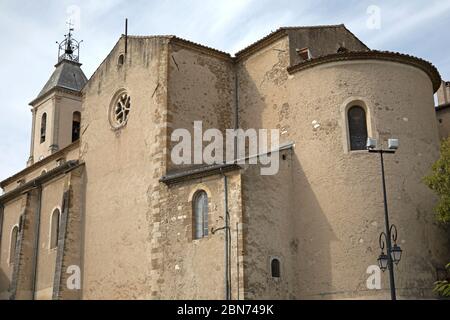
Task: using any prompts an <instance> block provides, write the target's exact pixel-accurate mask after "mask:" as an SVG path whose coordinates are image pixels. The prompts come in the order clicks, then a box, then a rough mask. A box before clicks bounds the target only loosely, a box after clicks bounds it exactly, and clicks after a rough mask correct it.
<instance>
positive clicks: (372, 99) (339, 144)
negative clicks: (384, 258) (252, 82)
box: [277, 58, 450, 298]
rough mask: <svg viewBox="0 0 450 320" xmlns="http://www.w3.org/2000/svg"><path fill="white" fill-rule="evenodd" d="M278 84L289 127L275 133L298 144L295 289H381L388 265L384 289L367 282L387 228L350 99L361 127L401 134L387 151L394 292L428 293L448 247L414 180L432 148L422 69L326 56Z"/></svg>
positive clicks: (371, 159) (377, 134)
mask: <svg viewBox="0 0 450 320" xmlns="http://www.w3.org/2000/svg"><path fill="white" fill-rule="evenodd" d="M438 77H439V76H438ZM286 91H287V92H288V93H289V95H286V96H288V97H289V98H288V99H289V102H286V103H284V104H283V108H284V110H283V112H284V116H283V117H280V118H279V119H281V121H280V122H279V127H280V128H282V129H283V130H284V131H286V132H287V133H286V134H285V135H284V136H282V140H292V141H294V142H295V144H296V146H295V154H296V156H295V157H294V160H293V161H294V162H295V163H294V171H293V174H294V177H295V178H294V190H295V191H294V192H295V195H296V196H295V197H293V198H294V199H295V200H294V201H296V202H297V204H296V205H294V206H293V208H298V209H293V210H294V211H295V212H293V217H295V220H296V221H295V223H296V229H295V230H296V231H295V232H294V237H296V238H297V239H298V241H299V245H298V247H299V248H302V250H303V252H301V253H299V255H298V257H299V258H298V267H297V268H298V270H297V272H298V275H299V276H298V282H299V286H298V288H299V289H298V290H299V292H298V296H299V297H304V298H352V297H359V298H364V297H367V298H373V297H377V298H383V297H386V298H388V297H389V282H388V274H387V273H385V274H383V275H382V279H383V282H382V288H383V289H382V290H378V291H371V290H368V289H367V287H366V280H367V279H368V277H369V274H366V271H367V268H368V267H369V266H371V265H376V264H377V258H378V255H379V254H380V250H379V246H378V237H379V234H380V233H381V232H382V231H385V229H384V225H385V224H384V209H383V197H382V188H381V171H380V170H381V168H380V159H379V155H377V154H369V153H368V152H367V151H365V150H359V151H351V150H350V142H349V126H348V120H347V112H348V110H349V108H350V107H352V106H360V107H361V108H363V109H364V110H365V112H366V115H367V131H368V136H371V137H374V138H377V139H378V141H382V142H383V144H384V146H386V140H387V139H388V138H397V139H399V141H400V148H399V150H398V151H397V153H396V154H395V155H386V156H385V166H386V179H387V192H388V204H389V210H390V219H391V223H393V224H395V225H396V226H397V227H398V233H399V241H398V242H399V245H401V247H402V248H403V250H404V257H403V259H402V261H401V263H400V264H399V266H398V267H396V270H395V273H396V280H397V287H398V288H399V290H398V295H399V296H400V297H429V296H432V295H433V293H432V287H433V283H434V281H435V280H436V278H435V274H436V269H437V268H441V267H442V266H443V265H444V264H445V263H446V262H448V261H446V259H447V260H448V258H449V257H450V256H449V255H448V248H449V245H448V236H446V235H445V234H444V232H443V230H441V229H440V228H439V227H438V226H437V224H436V222H435V217H434V213H433V207H434V205H435V203H436V202H435V201H436V198H435V197H434V195H433V194H432V193H431V192H430V190H429V189H428V188H427V187H426V186H425V185H424V184H423V183H422V178H423V177H424V176H425V175H426V174H427V173H429V170H430V167H431V165H432V164H433V162H434V161H435V160H436V159H437V158H438V156H439V137H438V128H437V124H436V119H435V111H434V101H433V92H434V91H433V82H432V79H431V78H430V76H429V74H427V73H426V72H425V71H424V70H422V69H421V68H419V67H417V66H413V65H410V64H409V63H402V62H401V61H395V62H394V61H387V60H378V59H375V58H374V59H361V60H350V61H329V62H324V63H320V64H317V65H315V66H312V67H309V68H305V69H303V70H297V71H295V72H291V75H290V79H289V80H288V81H287V84H286ZM277 98H280V97H277ZM278 103H279V102H278Z"/></svg>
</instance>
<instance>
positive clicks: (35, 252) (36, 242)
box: [31, 185, 42, 300]
mask: <svg viewBox="0 0 450 320" xmlns="http://www.w3.org/2000/svg"><path fill="white" fill-rule="evenodd" d="M37 191H38V200H37V210H36V217H35V222H34V228H35V230H36V235H35V237H34V250H33V269H32V277H33V278H32V279H33V283H32V287H31V293H32V295H33V300H36V284H37V267H38V252H39V236H40V229H41V206H42V186H41V185H39V186H37Z"/></svg>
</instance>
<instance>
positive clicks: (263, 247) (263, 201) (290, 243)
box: [242, 150, 303, 299]
mask: <svg viewBox="0 0 450 320" xmlns="http://www.w3.org/2000/svg"><path fill="white" fill-rule="evenodd" d="M279 156H280V159H279V161H280V168H279V172H278V173H277V174H276V175H274V176H262V175H261V173H260V169H261V168H260V166H258V165H248V166H247V167H246V169H245V170H244V171H243V174H242V203H243V213H244V224H245V228H244V231H245V236H244V240H245V241H244V247H245V255H244V276H245V299H295V298H297V297H298V294H297V291H298V290H299V288H298V283H299V280H298V279H299V276H301V275H299V274H298V270H297V268H296V265H297V257H298V255H302V252H303V248H299V239H298V235H297V234H296V229H295V224H294V223H293V222H294V221H295V220H296V218H297V217H296V216H295V215H296V214H297V207H296V206H295V205H294V203H295V197H297V195H296V194H295V192H294V189H293V186H294V184H293V180H292V176H293V173H294V171H293V164H294V161H293V160H294V158H293V156H295V154H293V151H291V150H285V151H282V152H280V154H279ZM274 258H276V259H278V260H279V261H280V266H281V268H280V271H281V277H280V278H273V277H272V273H271V260H272V259H274Z"/></svg>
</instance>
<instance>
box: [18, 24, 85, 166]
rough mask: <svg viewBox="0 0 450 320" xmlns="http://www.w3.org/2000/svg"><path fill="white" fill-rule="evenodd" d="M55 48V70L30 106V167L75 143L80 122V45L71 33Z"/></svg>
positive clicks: (83, 76) (81, 86)
mask: <svg viewBox="0 0 450 320" xmlns="http://www.w3.org/2000/svg"><path fill="white" fill-rule="evenodd" d="M73 31H74V29H73V28H72V25H71V24H70V23H69V32H68V33H67V34H66V35H64V40H63V41H62V42H60V43H58V42H57V44H58V62H57V63H56V65H55V70H54V71H53V74H52V75H51V76H50V79H49V80H48V81H47V83H46V84H45V86H44V87H43V88H42V90H41V91H40V92H39V94H38V96H37V97H36V98H35V99H34V100H33V101H31V102H30V106H31V112H32V115H33V122H32V130H31V146H30V157H29V159H28V162H27V165H28V166H30V165H32V164H33V163H36V162H38V161H40V160H42V159H44V158H46V157H48V156H49V155H51V154H53V153H55V152H56V151H58V150H61V149H63V148H64V147H66V146H68V145H69V144H71V143H73V142H75V141H76V140H78V138H79V135H80V132H79V130H80V121H81V89H82V88H83V87H84V85H85V84H86V82H87V78H86V76H85V75H84V73H83V71H82V70H81V63H80V60H79V59H80V43H81V41H77V40H76V39H75V38H74V37H73V35H72V32H73Z"/></svg>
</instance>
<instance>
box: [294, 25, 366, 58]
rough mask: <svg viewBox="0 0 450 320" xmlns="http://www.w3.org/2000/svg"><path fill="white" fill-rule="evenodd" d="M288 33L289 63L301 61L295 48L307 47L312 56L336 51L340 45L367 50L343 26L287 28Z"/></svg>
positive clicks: (355, 49)
mask: <svg viewBox="0 0 450 320" xmlns="http://www.w3.org/2000/svg"><path fill="white" fill-rule="evenodd" d="M288 34H289V44H290V57H291V58H290V61H291V65H295V64H297V63H299V62H301V58H300V56H299V55H298V54H297V52H296V49H303V48H308V49H309V51H310V53H311V55H312V56H313V58H317V57H320V56H324V55H327V54H332V53H336V52H337V50H338V49H339V48H340V47H344V48H346V49H347V50H348V51H368V50H369V49H368V48H367V47H366V46H365V45H364V44H363V43H362V42H361V41H359V40H358V39H357V38H356V37H355V36H354V35H353V34H352V33H350V32H349V31H348V30H347V29H346V28H345V27H343V26H337V27H328V28H321V27H317V28H314V27H313V28H305V29H298V30H289V31H288Z"/></svg>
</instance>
